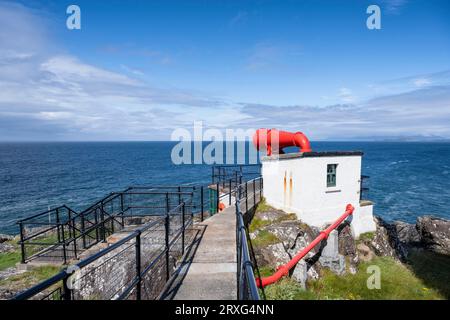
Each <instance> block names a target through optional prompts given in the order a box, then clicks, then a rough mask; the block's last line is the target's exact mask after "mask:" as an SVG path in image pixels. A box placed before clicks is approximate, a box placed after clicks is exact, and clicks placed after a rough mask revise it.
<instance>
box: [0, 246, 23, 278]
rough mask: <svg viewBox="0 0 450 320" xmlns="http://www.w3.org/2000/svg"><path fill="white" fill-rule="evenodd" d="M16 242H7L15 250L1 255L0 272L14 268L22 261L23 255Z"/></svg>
mask: <svg viewBox="0 0 450 320" xmlns="http://www.w3.org/2000/svg"><path fill="white" fill-rule="evenodd" d="M16 242H17V241H16V240H11V241H6V242H5V243H6V244H9V245H12V246H13V247H14V248H15V250H14V251H13V252H6V253H0V271H2V270H5V269H7V268H11V267H14V266H15V265H16V263H17V262H19V261H20V258H21V254H20V249H19V246H18V245H17V243H16Z"/></svg>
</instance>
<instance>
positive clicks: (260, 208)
mask: <svg viewBox="0 0 450 320" xmlns="http://www.w3.org/2000/svg"><path fill="white" fill-rule="evenodd" d="M270 210H274V208H272V207H271V206H269V205H268V204H267V202H266V199H265V198H262V199H261V201H260V202H259V203H258V207H257V208H256V212H265V211H270Z"/></svg>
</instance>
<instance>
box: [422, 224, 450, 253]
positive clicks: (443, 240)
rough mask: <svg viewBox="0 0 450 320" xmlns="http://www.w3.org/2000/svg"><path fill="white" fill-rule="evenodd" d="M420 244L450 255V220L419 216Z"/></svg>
mask: <svg viewBox="0 0 450 320" xmlns="http://www.w3.org/2000/svg"><path fill="white" fill-rule="evenodd" d="M416 228H417V231H418V234H419V236H420V244H421V245H422V246H423V247H425V248H426V249H428V250H431V251H434V252H436V253H440V254H446V255H450V221H449V220H444V219H440V218H435V217H431V216H423V217H419V218H417V224H416Z"/></svg>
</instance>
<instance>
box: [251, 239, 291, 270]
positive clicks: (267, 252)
mask: <svg viewBox="0 0 450 320" xmlns="http://www.w3.org/2000/svg"><path fill="white" fill-rule="evenodd" d="M254 251H255V256H256V261H257V263H258V265H259V266H265V265H269V266H271V267H274V268H277V267H279V266H281V265H283V264H285V263H286V262H288V261H289V260H290V259H291V258H290V256H289V255H288V254H287V252H286V249H285V248H284V246H283V244H282V243H281V242H280V243H276V244H271V245H268V246H266V247H262V248H258V247H255V248H254Z"/></svg>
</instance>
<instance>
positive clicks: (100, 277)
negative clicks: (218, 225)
mask: <svg viewBox="0 0 450 320" xmlns="http://www.w3.org/2000/svg"><path fill="white" fill-rule="evenodd" d="M192 223H193V212H192V202H191V201H190V200H189V201H187V202H184V201H182V202H181V203H180V204H179V205H177V206H175V207H174V208H172V209H170V210H169V211H167V212H166V214H165V215H163V216H158V217H156V218H155V219H154V220H153V221H149V222H147V223H146V224H144V225H143V226H142V227H140V228H138V229H135V230H134V231H132V232H130V233H129V234H128V235H125V236H124V237H123V238H122V239H120V240H118V241H117V242H116V243H114V244H112V245H110V246H108V247H107V248H105V249H103V250H101V251H100V252H98V253H96V254H93V255H91V256H89V257H88V258H86V259H83V260H81V261H80V262H78V263H76V264H75V265H72V266H69V267H68V268H66V269H64V270H63V271H61V272H59V273H58V274H56V275H55V276H53V277H51V278H50V279H48V280H46V281H44V282H42V283H40V284H38V285H36V286H34V287H32V288H30V289H28V290H26V291H25V292H23V293H20V294H18V295H17V296H16V297H14V299H16V300H24V299H45V300H49V299H50V300H85V299H89V300H96V299H101V300H107V299H114V300H125V299H133V300H134V299H136V300H141V299H155V298H157V297H158V295H159V293H160V291H161V290H162V288H163V287H164V285H165V284H166V283H167V281H168V280H169V278H170V277H171V276H172V275H173V272H174V270H175V269H176V262H177V261H178V260H179V259H180V258H181V257H182V256H183V255H184V253H185V250H186V248H188V247H189V246H190V245H191V243H192V240H193V239H192V237H191V236H192V235H191V234H190V233H191V231H192V229H189V227H190V226H191V225H192Z"/></svg>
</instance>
